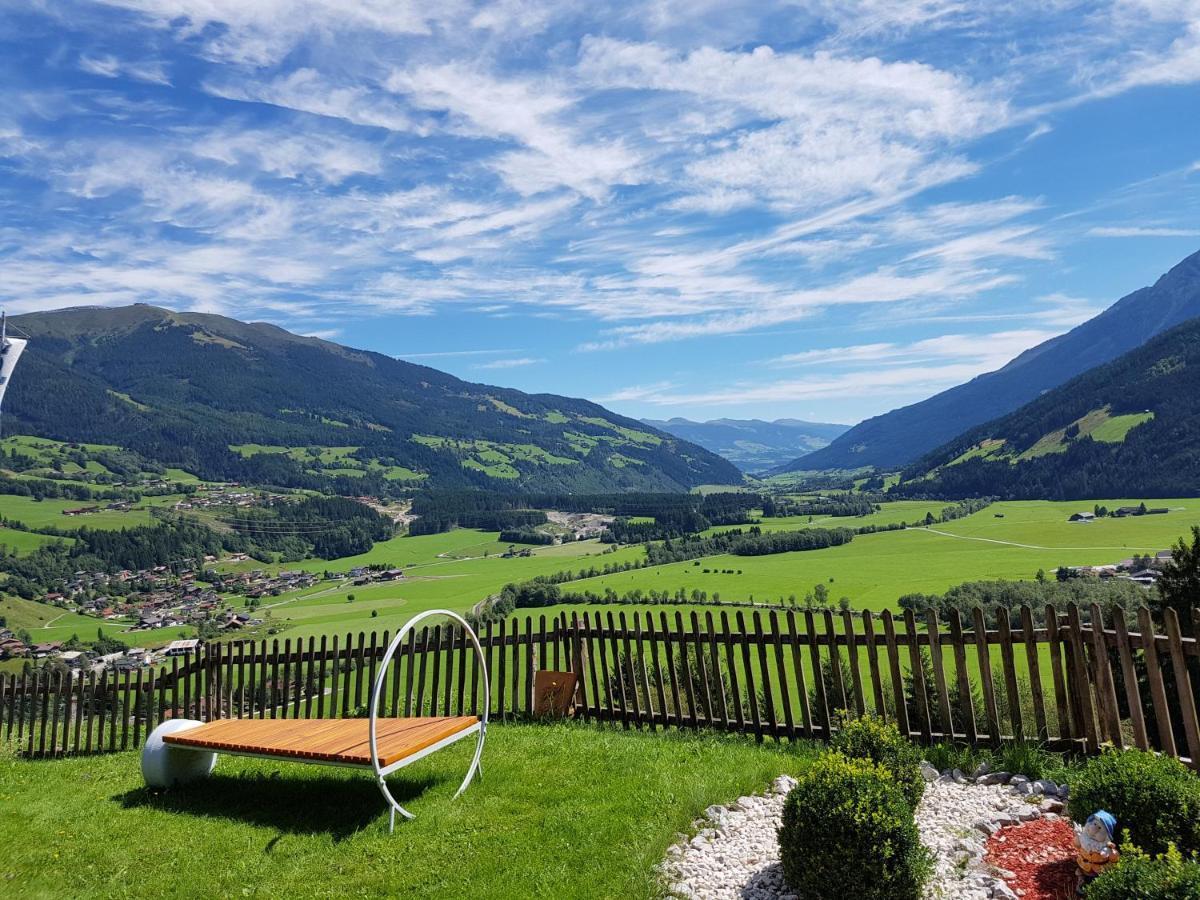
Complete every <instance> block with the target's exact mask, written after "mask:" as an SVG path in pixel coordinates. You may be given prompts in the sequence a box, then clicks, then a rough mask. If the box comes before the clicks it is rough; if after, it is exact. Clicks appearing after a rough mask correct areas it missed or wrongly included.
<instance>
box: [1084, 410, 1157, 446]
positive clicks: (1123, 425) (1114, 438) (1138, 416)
mask: <svg viewBox="0 0 1200 900" xmlns="http://www.w3.org/2000/svg"><path fill="white" fill-rule="evenodd" d="M1153 418H1154V413H1152V412H1143V413H1129V414H1128V415H1124V416H1112V417H1111V418H1109V419H1108V420H1107V421H1106V422H1104V423H1102V424H1101V425H1099V426H1097V427H1096V428H1094V429H1093V430H1092V440H1094V441H1103V442H1104V443H1106V444H1120V443H1123V442H1124V440H1125V435H1127V434H1129V432H1130V431H1132V430H1133V429H1134V428H1137V427H1138V426H1139V425H1141V424H1142V423H1143V422H1149V421H1150V420H1151V419H1153Z"/></svg>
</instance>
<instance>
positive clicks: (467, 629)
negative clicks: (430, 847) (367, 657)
mask: <svg viewBox="0 0 1200 900" xmlns="http://www.w3.org/2000/svg"><path fill="white" fill-rule="evenodd" d="M433 616H446V617H448V618H451V619H454V620H455V621H456V622H458V623H459V624H460V625H462V627H463V631H464V633H465V634H467V635H468V636H469V637H470V638H471V643H472V644H473V645H474V646H475V655H476V657H477V658H478V660H479V671H480V673H481V674H482V677H483V715H482V716H480V722H479V737H478V739H477V740H476V741H475V755H474V757H472V759H471V765H470V768H468V769H467V777H466V778H464V779H463V782H462V784H461V785H459V787H458V790H457V791H455V792H454V796H455V797H457V796H458V795H459V794H461V793H462V792H463V791H465V790H466V789H467V785H469V784H470V783H471V780H472V779H473V778H474V777H475V773H476V772H478V771H479V760H480V757H482V756H483V742H484V740H485V739H486V738H487V723H488V708H489V707H490V706H491V704H492V695H491V689H490V687H489V685H488V673H487V659H486V658H485V657H484V655H483V647H482V645H480V643H479V637H478V636H477V635H476V634H475V631H474V630H473V629H472V628H471V626H470V625H468V624H467V620H466V619H464V618H463V617H462V616H460V615H459V614H458V613H456V612H451V611H450V610H448V609H429V610H426V611H425V612H422V613H417V614H416V615H415V616H413V617H412V618H411V619H409V620H408V621H407V622H406V623H405V624H404V627H403V628H401V629H400V630H399V631H398V632H397V633H396V636H395V637H394V638H392V642H391V644H389V645H388V648H387V652H386V653H384V654H383V661H382V662H381V663H380V666H379V675H378V676H377V677H376V679H375V686H374V687H373V688H372V689H371V718H370V722H369V723H368V724H369V735H370V739H369V744H370V749H371V768H372V769H373V770H374V772H375V782H376V784H378V786H379V791H380V793H382V794H383V798H384V799H385V800H386V801H387V804H388V808H389V825H388V830H389V831H390V830H392V829H393V828H394V827H395V825H396V813H400V815H402V816H404V818H406V819H411V818H413V814H412V813H410V812H409V811H408V810H407V809H405V808H404V807H403V806H401V805H400V804H399V803H397V802H396V798H395V797H393V796H392V793H391V791H389V790H388V786H387V778H386V776H385V774H384V771H383V766H382V765H381V764H380V762H379V742H378V736H377V731H378V724H377V723H378V720H379V702H380V700H381V699H382V697H383V691H384V686H385V684H386V682H387V671H388V666H389V665H391V662H392V658H393V657H394V656H395V655H396V651H397V650H398V649H399V648H400V644H401V643H402V642H403V640H404V638H405V637H407V636H408V633H409V632H410V631H412V630H413V626H415V625H416V624H417V623H418V622H420V621H422V620H423V619H428V618H431V617H433Z"/></svg>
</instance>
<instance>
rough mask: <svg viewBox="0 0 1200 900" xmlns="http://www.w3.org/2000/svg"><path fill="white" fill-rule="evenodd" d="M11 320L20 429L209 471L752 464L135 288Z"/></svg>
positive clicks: (635, 474)
mask: <svg viewBox="0 0 1200 900" xmlns="http://www.w3.org/2000/svg"><path fill="white" fill-rule="evenodd" d="M14 321H15V323H16V324H17V325H18V327H19V328H20V329H21V330H22V331H24V332H26V333H28V334H29V336H30V337H31V338H32V340H31V341H30V344H29V349H28V352H27V353H26V355H25V357H24V359H23V360H22V364H21V369H20V370H19V371H18V373H17V375H16V377H15V378H14V379H13V381H12V386H11V388H10V390H9V393H8V397H7V398H6V401H5V422H6V427H7V429H8V430H9V431H10V432H15V431H20V432H25V433H28V434H33V435H39V436H42V437H50V438H56V439H59V440H67V441H92V442H101V443H110V444H119V445H121V446H124V447H128V448H129V449H131V450H133V451H136V452H137V453H139V454H141V455H142V456H143V457H146V458H148V459H151V460H155V461H157V462H159V463H161V464H164V465H168V466H175V467H179V468H183V469H187V470H188V471H191V472H193V473H195V474H197V475H200V476H203V477H208V478H219V479H239V480H245V481H259V482H269V483H274V484H282V485H290V486H302V487H333V488H335V489H337V490H339V491H340V492H343V493H350V494H359V493H373V494H384V493H387V492H388V491H389V490H393V489H396V488H397V487H398V486H400V485H408V486H412V485H415V484H430V485H440V486H447V487H471V486H481V487H488V488H491V489H500V490H519V489H526V490H529V489H533V490H548V491H556V490H564V491H622V490H667V491H671V490H682V489H687V488H690V487H692V486H694V485H697V484H705V483H737V482H740V481H741V475H740V474H739V472H738V471H737V469H736V468H735V467H734V466H733V465H731V464H730V463H728V462H726V461H725V460H723V459H721V458H720V457H718V456H716V455H714V454H712V453H710V452H708V451H706V450H704V449H702V448H701V447H697V446H695V445H693V444H689V443H687V442H686V441H682V440H680V439H678V438H675V437H672V436H671V435H668V434H665V433H663V432H660V431H657V430H656V429H653V428H651V427H648V426H646V425H644V424H642V423H640V422H638V421H636V420H633V419H627V418H624V417H621V416H618V415H616V414H614V413H612V412H610V411H608V410H606V409H605V408H603V407H601V406H598V405H596V404H594V403H589V402H587V401H585V400H577V399H571V398H566V397H559V396H555V395H552V394H538V395H529V394H524V393H521V392H520V391H515V390H508V389H505V388H496V387H489V386H487V385H480V384H472V383H469V382H464V381H461V380H459V379H457V378H454V377H453V376H450V375H447V374H445V373H444V372H439V371H437V370H435V369H430V368H427V367H425V366H418V365H413V364H411V363H406V362H403V361H400V360H396V359H393V358H391V357H388V356H384V355H382V354H379V353H371V352H366V351H360V350H353V349H350V348H347V347H342V346H340V345H338V344H334V343H330V342H328V341H323V340H318V339H315V338H306V337H300V336H298V335H295V334H291V333H289V332H287V331H284V330H283V329H280V328H277V327H275V326H272V325H267V324H262V323H255V324H246V323H242V322H238V321H235V320H232V319H227V318H223V317H220V316H211V315H200V314H181V313H173V312H169V311H167V310H163V309H158V308H155V307H151V306H142V305H138V306H129V307H122V308H117V309H100V308H85V309H74V310H62V311H58V312H50V313H35V314H31V315H26V316H21V317H18V318H16V319H15V320H14Z"/></svg>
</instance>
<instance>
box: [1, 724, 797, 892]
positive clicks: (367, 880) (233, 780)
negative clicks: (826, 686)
mask: <svg viewBox="0 0 1200 900" xmlns="http://www.w3.org/2000/svg"><path fill="white" fill-rule="evenodd" d="M466 743H467V742H463V744H460V745H456V746H455V747H452V748H450V749H448V750H444V751H442V752H440V753H437V754H434V755H433V756H431V757H429V758H427V759H425V760H422V761H421V762H419V763H416V764H415V765H413V766H411V767H409V768H406V769H404V770H403V772H402V773H401V774H398V775H396V776H393V777H392V779H391V784H392V788H393V791H394V792H395V793H396V794H397V796H398V797H400V798H403V799H401V802H403V803H405V804H406V806H408V808H409V809H410V810H412V811H413V812H414V813H415V814H416V819H414V820H412V821H410V822H402V823H398V824H397V826H396V832H395V834H393V835H389V834H388V833H387V816H386V814H385V813H384V811H383V809H384V808H383V803H382V801H381V799H380V797H379V795H378V792H377V791H376V789H375V786H374V785H373V784H372V783H371V779H370V778H369V777H366V776H365V775H363V774H362V773H351V772H347V771H345V770H342V769H336V768H328V767H324V766H304V765H296V764H286V763H276V762H272V761H259V760H247V759H237V758H231V757H227V758H223V759H221V761H220V762H219V763H218V765H217V770H216V772H215V773H214V775H213V777H212V778H211V779H209V780H208V781H206V782H204V783H202V784H199V785H196V786H194V787H191V788H184V789H178V790H176V791H173V792H171V793H169V794H164V793H160V792H155V791H149V790H147V789H146V788H144V787H143V786H142V781H141V776H140V773H139V771H138V757H137V754H136V753H120V754H115V755H111V756H102V757H88V758H80V759H67V760H56V761H47V762H26V761H19V760H16V759H15V758H13V757H12V756H11V754H9V755H7V756H0V800H2V801H3V803H4V807H5V810H6V811H5V814H4V816H2V817H0V881H2V882H3V883H4V885H5V896H7V897H14V898H16V897H20V898H40V897H46V898H50V897H54V898H57V897H64V896H70V897H96V896H103V897H143V896H146V895H147V892H148V891H150V892H152V893H154V894H155V895H156V896H163V897H212V896H260V897H316V896H356V897H375V896H419V897H455V898H457V897H547V898H551V897H552V898H558V897H569V898H575V897H580V898H591V897H597V898H599V897H646V898H649V897H656V896H661V887H660V886H659V884H658V882H657V876H656V873H655V867H656V866H657V865H658V863H659V861H660V860H661V859H662V857H663V855H664V853H665V851H666V849H667V846H668V845H669V844H670V843H671V842H672V840H673V839H674V836H675V834H676V832H679V831H687V830H688V829H689V827H690V823H691V822H692V821H693V820H694V819H695V818H697V817H698V816H700V815H701V814H702V813H703V810H704V809H705V807H707V806H708V805H710V804H712V803H719V802H728V801H730V800H732V799H734V798H735V797H737V796H740V795H742V794H746V793H750V792H755V791H761V790H763V789H764V788H765V787H766V786H767V784H769V782H770V781H771V780H772V779H773V778H774V777H775V776H777V775H778V774H780V773H783V772H788V773H793V774H795V773H797V772H799V771H801V770H802V769H803V768H804V767H805V766H806V765H807V762H808V760H809V759H810V758H811V754H812V750H811V749H810V748H808V747H807V746H804V745H784V746H781V745H774V744H767V745H763V746H756V745H755V744H754V743H753V742H751V741H748V740H742V739H737V738H732V737H722V736H715V735H699V736H698V735H689V734H649V733H639V732H623V731H619V730H615V729H599V728H594V727H586V726H579V725H559V726H548V725H547V726H538V725H504V726H497V727H494V728H493V729H492V730H491V731H490V732H489V734H488V742H487V748H486V750H485V753H484V770H485V772H486V777H485V778H484V779H483V780H481V781H477V782H475V783H474V784H473V785H472V786H471V787H470V789H469V790H468V791H467V793H466V794H464V795H463V796H462V797H460V798H459V799H458V800H457V801H452V800H451V797H452V795H453V793H454V789H455V788H456V787H457V784H458V779H459V778H460V777H461V773H462V771H463V770H465V768H466V766H467V762H468V760H469V754H470V748H468V747H467V746H465V744H466ZM2 753H3V751H2V750H0V754H2ZM149 848H152V851H150V849H149ZM150 886H153V887H152V888H151V887H150Z"/></svg>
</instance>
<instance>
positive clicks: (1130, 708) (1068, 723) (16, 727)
mask: <svg viewBox="0 0 1200 900" xmlns="http://www.w3.org/2000/svg"><path fill="white" fill-rule="evenodd" d="M1136 620H1137V630H1136V631H1130V629H1129V627H1128V624H1127V622H1126V620H1125V618H1123V617H1121V616H1115V617H1112V618H1111V619H1110V621H1108V622H1107V623H1106V622H1104V621H1103V617H1102V615H1101V611H1100V609H1099V608H1098V607H1095V606H1093V607H1091V609H1090V610H1083V611H1081V610H1080V609H1078V608H1076V607H1074V606H1071V607H1068V609H1067V610H1066V612H1065V613H1063V612H1057V613H1056V612H1055V610H1054V609H1053V608H1047V609H1046V610H1045V611H1044V613H1043V614H1042V615H1041V616H1039V617H1037V618H1036V619H1035V617H1034V615H1033V612H1032V611H1031V610H1030V609H1029V608H1027V607H1022V608H1021V609H1019V610H1015V611H1012V612H1011V613H1010V614H1008V615H996V614H988V613H985V611H984V610H982V609H975V610H973V611H972V612H971V614H970V615H969V616H967V617H966V621H964V617H962V616H960V615H959V613H958V612H957V611H952V612H951V613H950V614H949V616H948V617H947V620H946V621H940V620H939V618H938V616H937V614H936V613H934V612H929V613H927V614H924V615H921V616H917V615H915V614H914V613H913V612H912V611H911V610H908V611H905V612H904V613H903V614H902V615H900V616H896V615H893V614H892V613H891V612H890V611H885V612H883V613H872V612H861V613H851V612H848V611H847V612H840V611H839V612H833V611H831V610H817V611H813V610H796V611H793V610H788V611H780V610H771V611H769V612H767V613H766V614H764V613H763V612H762V611H759V610H756V611H753V612H752V613H750V614H749V615H748V616H747V615H746V614H745V613H744V612H743V611H742V610H737V611H735V612H734V613H733V614H732V615H731V614H730V613H729V612H728V611H724V610H722V611H719V612H718V613H717V614H716V615H714V613H713V611H705V612H704V613H703V614H702V615H701V614H700V613H699V612H697V611H692V610H689V612H688V614H687V615H686V617H685V615H684V614H683V612H681V611H675V612H673V613H670V614H668V612H667V611H665V610H663V611H660V612H658V614H657V616H656V615H654V614H652V613H650V612H640V613H637V614H630V615H628V616H627V615H626V614H625V613H624V612H623V611H622V612H617V613H615V614H614V612H612V611H607V612H605V613H603V614H601V613H584V614H583V615H582V616H578V615H572V616H571V618H570V619H569V620H568V618H567V616H566V615H565V614H563V615H560V616H557V617H551V618H550V619H549V621H548V620H547V618H546V616H544V615H543V616H539V617H538V618H537V619H536V620H535V619H533V618H532V617H526V618H524V620H521V619H519V618H512V619H509V620H506V621H502V622H499V623H495V624H490V625H488V626H487V627H486V628H485V629H484V631H483V633H482V634H481V636H480V638H481V643H482V645H483V648H484V654H485V662H484V665H483V667H482V668H485V669H486V671H487V673H488V678H489V681H490V683H491V708H490V710H489V713H490V716H491V718H492V719H493V720H494V721H505V720H513V719H528V718H532V717H533V716H534V713H535V699H534V680H535V679H534V676H535V673H536V672H537V671H539V670H553V671H569V672H573V673H574V674H575V675H576V676H577V677H578V687H577V690H576V693H575V699H574V709H573V710H571V712H572V713H573V715H575V716H576V717H577V718H582V719H584V720H597V721H601V722H612V723H619V724H620V725H621V726H622V727H625V728H645V729H650V730H656V729H667V728H684V729H689V728H706V729H718V730H722V731H732V732H742V733H748V734H753V735H755V736H756V737H757V738H758V739H760V740H762V739H767V738H770V739H776V740H784V739H787V740H795V739H803V738H826V737H828V736H829V735H830V734H831V733H832V732H833V731H835V730H836V728H837V727H838V721H839V711H841V710H846V711H848V712H849V713H850V714H851V715H854V714H858V715H861V714H864V713H873V714H877V715H880V716H883V717H884V718H885V719H887V720H888V721H892V722H895V723H896V725H897V726H898V727H899V729H900V730H901V731H902V732H903V733H905V734H907V735H909V736H911V737H912V738H913V739H914V740H918V741H921V742H924V743H929V742H934V741H945V740H953V741H956V742H961V743H964V744H970V745H992V746H994V745H998V744H1000V743H1002V742H1006V741H1014V740H1029V741H1034V742H1037V743H1039V744H1043V745H1045V746H1048V747H1051V748H1056V749H1060V750H1067V751H1073V752H1081V753H1092V752H1096V751H1097V750H1098V749H1099V747H1100V745H1101V744H1104V743H1111V744H1114V745H1116V746H1134V747H1139V748H1143V749H1154V750H1157V751H1160V752H1162V753H1165V754H1168V755H1171V756H1176V757H1179V758H1181V759H1183V760H1184V761H1185V762H1187V763H1189V764H1190V765H1193V766H1195V765H1196V761H1197V760H1200V722H1198V715H1197V706H1196V696H1197V694H1196V690H1197V688H1200V684H1198V683H1197V680H1198V679H1200V648H1198V646H1197V640H1196V638H1195V637H1191V636H1187V637H1185V636H1183V634H1182V631H1181V627H1180V622H1179V619H1178V617H1177V616H1176V614H1175V612H1174V611H1172V610H1167V611H1166V614H1165V617H1164V622H1163V625H1164V633H1161V634H1160V633H1157V632H1156V631H1155V626H1154V625H1153V624H1152V622H1151V617H1150V612H1149V611H1148V610H1146V609H1142V610H1139V611H1138V613H1137V616H1136ZM1039 623H1040V624H1039ZM1189 624H1190V625H1191V626H1192V628H1191V632H1192V634H1200V617H1197V618H1196V620H1194V621H1193V622H1192V623H1189ZM388 643H389V635H388V633H387V632H383V633H382V634H380V633H377V632H372V633H370V634H364V633H362V632H360V633H359V634H358V635H357V636H354V635H346V636H345V638H344V639H342V640H339V638H338V637H336V636H335V637H332V638H328V637H322V638H320V639H319V640H318V639H315V638H309V639H308V640H307V642H305V641H303V640H296V641H292V640H290V639H286V638H285V639H284V640H283V641H280V640H278V639H274V640H270V641H235V642H232V643H210V644H202V645H200V647H199V650H198V652H197V653H196V654H194V655H188V656H183V657H177V658H174V659H172V660H171V661H170V664H169V665H165V666H162V667H159V668H155V669H151V668H147V669H142V670H137V671H136V672H133V673H130V672H123V673H116V672H111V671H110V672H104V673H103V674H102V675H101V676H100V677H99V678H97V677H96V675H95V674H94V673H93V674H89V675H88V676H87V677H79V676H75V677H72V676H70V675H65V674H63V673H61V672H57V673H55V672H46V671H40V670H39V671H35V672H33V673H25V674H21V675H16V676H14V675H0V737H3V738H6V739H8V740H9V741H12V742H13V743H15V745H16V746H17V747H18V748H19V750H20V751H21V752H23V753H24V754H26V755H28V756H30V757H54V756H63V755H71V754H80V753H99V752H109V751H117V750H125V749H130V748H137V747H139V746H140V745H141V743H142V740H143V738H144V736H145V735H148V734H149V732H150V731H151V730H152V729H153V728H154V727H155V726H156V725H157V724H159V723H160V722H162V721H163V720H165V719H168V718H174V717H185V718H193V719H200V720H204V721H208V720H212V719H216V718H272V719H274V718H325V717H349V716H361V715H365V710H366V705H367V703H368V702H369V698H370V691H371V686H372V685H373V684H374V683H375V679H376V675H377V669H378V665H379V663H380V661H381V659H382V657H383V653H384V651H385V650H386V648H387V646H388ZM481 675H482V672H481V666H480V665H479V664H478V663H477V661H476V657H475V654H474V651H473V648H472V647H471V644H470V642H469V641H468V640H467V639H466V637H465V635H464V633H463V631H462V630H461V629H460V628H453V627H450V626H440V625H439V626H433V627H428V628H424V629H422V630H420V631H414V632H411V633H410V634H409V636H408V639H407V641H406V643H405V644H404V646H403V647H402V649H401V651H400V652H399V653H397V655H396V658H395V660H394V662H393V665H392V668H391V670H390V673H389V679H388V682H387V687H386V692H385V695H384V698H383V710H382V712H383V713H384V714H387V715H392V716H396V715H405V716H408V715H460V714H478V713H479V712H480V708H481V707H480V704H481V702H482V677H481Z"/></svg>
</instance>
